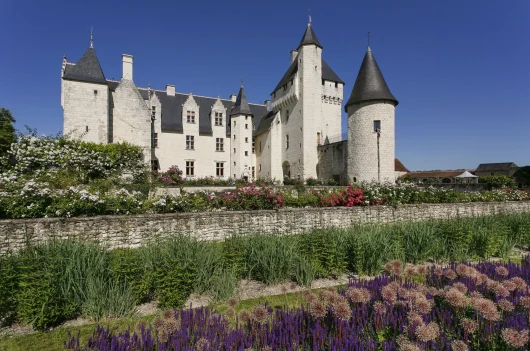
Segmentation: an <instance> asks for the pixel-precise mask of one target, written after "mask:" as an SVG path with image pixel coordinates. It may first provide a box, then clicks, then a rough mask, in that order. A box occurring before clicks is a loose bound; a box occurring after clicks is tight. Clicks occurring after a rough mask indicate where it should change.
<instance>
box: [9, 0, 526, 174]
mask: <svg viewBox="0 0 530 351" xmlns="http://www.w3.org/2000/svg"><path fill="white" fill-rule="evenodd" d="M308 9H310V11H311V15H312V18H313V28H314V30H315V32H316V34H317V36H318V38H319V40H320V42H321V44H322V45H323V47H324V50H323V56H324V58H325V60H326V61H327V62H328V63H329V64H330V66H331V67H332V68H333V69H334V70H335V72H336V73H337V74H338V75H339V76H340V77H341V78H342V79H343V80H344V81H345V82H346V87H345V94H344V95H345V96H344V99H345V100H347V99H348V97H349V94H350V92H351V89H352V87H353V83H354V82H355V77H356V75H357V72H358V70H359V67H360V65H361V62H362V59H363V56H364V52H365V50H366V44H367V39H366V37H367V32H368V31H370V32H371V33H372V35H371V47H372V50H373V52H374V55H375V57H376V59H377V61H378V63H379V66H380V68H381V70H382V71H383V74H384V76H385V79H386V81H387V83H388V85H389V87H390V89H391V91H392V92H393V94H394V95H395V96H396V98H397V99H398V100H399V101H400V104H399V106H398V107H397V110H396V156H397V157H398V158H400V159H401V161H402V162H403V163H404V164H405V166H407V167H408V168H409V169H411V170H425V169H454V168H475V167H476V166H477V165H478V164H479V163H483V162H506V161H513V162H516V163H517V164H518V165H520V166H521V165H527V164H530V113H529V107H530V104H529V103H530V1H528V0H513V1H490V0H487V1H461V0H446V1H425V0H408V1H391V0H387V1H382V0H381V1H346V0H345V1H331V0H330V1H316V0H307V1H292V0H283V1H276V0H272V1H267V2H257V1H248V0H247V1H231V0H225V1H200V0H195V1H119V2H118V1H112V0H108V1H98V0H93V1H72V0H70V1H27V0H2V1H1V2H0V47H1V48H2V53H1V54H0V106H2V107H5V108H8V109H10V110H11V111H12V113H13V115H14V116H15V118H16V119H17V124H16V126H17V128H18V129H20V130H24V125H29V126H31V127H32V128H37V130H38V131H39V133H44V134H55V133H57V132H58V131H60V130H61V129H62V108H61V105H60V68H61V61H62V57H63V54H66V55H67V58H68V60H69V61H73V62H76V61H77V60H78V59H79V58H80V57H81V55H82V54H83V53H84V51H85V50H86V49H87V48H88V45H89V36H90V27H91V26H93V27H94V36H95V45H94V47H95V49H96V52H97V55H98V57H99V60H100V62H101V65H102V67H103V71H104V74H105V76H106V77H107V79H111V78H115V79H119V78H120V76H121V54H122V53H128V54H132V55H134V60H135V61H134V80H135V83H136V84H137V85H138V86H147V84H148V83H150V84H151V87H153V88H156V89H164V88H165V85H166V83H169V84H174V85H176V89H177V91H179V92H183V93H189V92H193V93H194V94H197V95H206V96H221V97H223V98H227V97H228V96H229V95H230V94H232V93H237V90H238V87H239V84H240V79H241V78H243V79H244V82H245V89H246V92H247V97H248V98H249V100H250V101H251V102H263V101H264V100H266V99H268V98H269V94H270V92H271V90H272V89H273V88H274V87H275V86H276V84H277V82H278V81H279V79H280V78H281V77H282V75H283V73H284V72H285V70H286V69H287V67H288V65H289V51H290V50H292V49H294V48H296V46H297V45H298V43H299V41H300V39H301V37H302V34H303V32H304V30H305V26H306V24H307V13H308ZM345 117H346V116H343V121H344V124H345V121H346V118H345ZM344 128H345V126H344Z"/></svg>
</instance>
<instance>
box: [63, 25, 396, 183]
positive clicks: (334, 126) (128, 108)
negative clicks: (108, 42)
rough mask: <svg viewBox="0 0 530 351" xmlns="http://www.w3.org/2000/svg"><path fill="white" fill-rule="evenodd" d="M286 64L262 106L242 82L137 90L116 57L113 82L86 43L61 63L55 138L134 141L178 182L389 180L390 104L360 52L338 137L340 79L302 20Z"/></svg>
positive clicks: (128, 64)
mask: <svg viewBox="0 0 530 351" xmlns="http://www.w3.org/2000/svg"><path fill="white" fill-rule="evenodd" d="M290 58H291V60H290V65H289V67H288V68H287V71H286V72H285V74H284V75H283V77H282V78H281V79H280V81H279V83H278V84H277V85H276V87H275V88H274V90H273V91H272V92H271V100H267V101H265V104H253V103H249V102H248V101H247V98H246V95H245V89H244V87H243V86H241V88H240V89H239V94H238V95H237V97H236V95H231V96H230V98H229V99H221V98H220V97H217V98H213V97H204V96H197V95H193V94H191V93H190V94H182V93H178V92H176V90H175V86H174V85H170V84H168V85H166V89H165V90H156V89H151V88H150V87H147V88H141V87H137V86H136V85H135V83H134V81H133V56H131V55H126V54H124V55H122V63H123V76H122V78H121V80H120V81H114V80H108V79H106V78H105V75H104V74H103V70H102V69H101V66H100V63H99V60H98V58H97V56H96V52H95V51H94V48H93V41H92V40H91V42H90V47H89V49H88V50H87V51H86V52H85V53H84V55H83V56H82V57H81V58H80V59H79V61H78V62H77V63H71V62H68V61H67V60H66V57H64V58H63V64H62V69H61V77H62V79H61V105H62V107H63V110H64V128H63V132H64V134H68V135H71V136H74V137H81V138H82V139H83V140H86V141H92V142H98V143H114V142H122V141H126V142H129V143H131V144H135V145H138V146H140V147H142V148H143V150H144V155H145V159H146V160H150V162H151V166H152V168H153V170H162V171H165V170H167V169H168V168H169V167H170V166H172V165H177V166H178V167H179V168H180V169H181V170H183V172H184V176H186V177H210V176H211V177H216V178H221V179H227V178H243V179H247V180H254V179H273V180H283V179H284V178H286V177H287V178H296V179H308V178H319V179H324V180H327V179H330V178H335V179H337V180H339V181H340V182H342V183H346V182H348V181H353V182H359V181H373V180H376V181H392V182H393V181H394V180H395V179H396V172H395V164H394V162H395V159H394V149H395V138H394V112H395V106H396V105H397V104H398V101H397V100H396V99H395V97H394V96H393V95H392V93H391V92H390V90H389V88H388V86H387V84H386V82H385V80H384V78H383V75H382V73H381V71H380V69H379V67H378V65H377V62H376V61H375V58H374V55H373V54H372V52H371V50H370V48H369V47H368V50H367V52H366V54H365V57H364V60H363V62H362V65H361V68H360V70H359V74H358V76H357V79H356V81H355V84H354V86H353V89H352V92H351V95H350V98H349V99H348V100H347V102H346V105H345V111H346V113H347V114H348V128H347V129H348V132H347V133H348V138H347V140H345V139H346V138H344V137H341V135H342V124H341V113H342V107H341V106H342V102H343V89H344V81H342V79H340V78H339V76H338V75H337V74H336V73H335V72H334V71H333V70H332V69H331V67H330V66H329V65H328V64H327V63H326V61H324V59H323V57H322V45H321V44H320V42H319V41H318V39H317V36H316V34H315V32H314V30H313V26H312V24H311V22H309V24H308V25H307V28H306V30H305V32H304V35H303V37H302V40H301V41H300V44H299V45H298V48H297V49H296V50H293V51H291V53H290Z"/></svg>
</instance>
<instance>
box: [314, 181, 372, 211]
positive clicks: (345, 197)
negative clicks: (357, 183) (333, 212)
mask: <svg viewBox="0 0 530 351" xmlns="http://www.w3.org/2000/svg"><path fill="white" fill-rule="evenodd" d="M363 200H364V196H363V191H362V190H361V189H355V188H354V187H353V186H352V185H348V187H347V188H346V189H343V190H339V191H334V192H331V193H328V194H326V193H324V194H322V196H321V198H320V201H321V205H322V206H323V207H335V206H345V207H352V206H358V205H361V204H362V203H363Z"/></svg>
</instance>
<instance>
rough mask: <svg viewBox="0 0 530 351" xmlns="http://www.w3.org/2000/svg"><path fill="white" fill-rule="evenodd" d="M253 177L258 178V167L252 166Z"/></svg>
mask: <svg viewBox="0 0 530 351" xmlns="http://www.w3.org/2000/svg"><path fill="white" fill-rule="evenodd" d="M252 178H256V167H254V166H252Z"/></svg>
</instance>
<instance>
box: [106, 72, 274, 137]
mask: <svg viewBox="0 0 530 351" xmlns="http://www.w3.org/2000/svg"><path fill="white" fill-rule="evenodd" d="M119 84H120V82H117V81H112V80H111V81H108V85H109V88H110V89H111V90H115V89H116V88H117V87H118V85H119ZM138 91H139V92H140V95H141V96H142V98H143V99H144V100H148V96H147V89H145V88H138ZM151 94H156V97H157V98H158V100H160V103H161V104H162V111H161V116H162V117H161V126H162V131H168V132H183V131H184V129H183V126H182V105H183V104H184V103H185V102H186V100H187V99H188V97H189V95H188V94H181V93H175V96H168V95H167V93H166V92H165V91H161V90H151ZM193 99H195V102H196V103H197V105H199V133H201V134H212V132H213V131H212V117H211V116H210V114H211V110H212V106H213V105H214V104H215V102H216V101H217V98H211V97H204V96H196V95H193ZM221 103H222V104H223V106H224V107H225V108H226V111H227V114H230V111H231V110H232V107H233V106H234V103H233V102H232V101H231V100H225V99H221ZM247 105H248V108H249V110H250V114H252V115H253V118H252V122H253V123H254V124H255V126H256V128H257V127H258V126H259V125H260V121H261V119H262V118H263V116H265V115H266V114H267V107H266V106H265V105H257V104H248V103H247ZM226 117H227V123H226V133H227V134H229V133H230V123H229V118H228V117H229V116H226Z"/></svg>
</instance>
